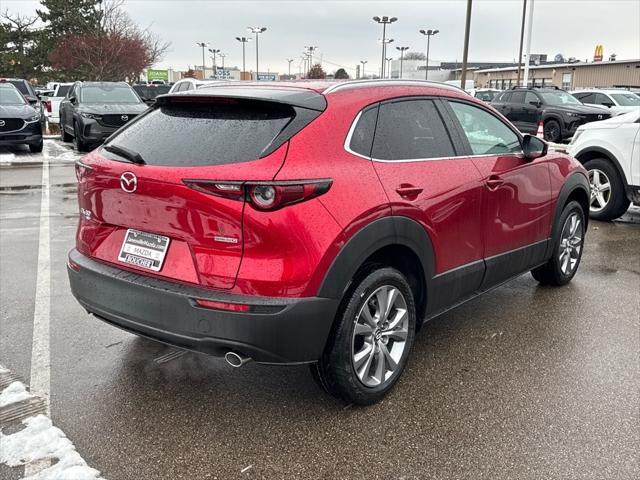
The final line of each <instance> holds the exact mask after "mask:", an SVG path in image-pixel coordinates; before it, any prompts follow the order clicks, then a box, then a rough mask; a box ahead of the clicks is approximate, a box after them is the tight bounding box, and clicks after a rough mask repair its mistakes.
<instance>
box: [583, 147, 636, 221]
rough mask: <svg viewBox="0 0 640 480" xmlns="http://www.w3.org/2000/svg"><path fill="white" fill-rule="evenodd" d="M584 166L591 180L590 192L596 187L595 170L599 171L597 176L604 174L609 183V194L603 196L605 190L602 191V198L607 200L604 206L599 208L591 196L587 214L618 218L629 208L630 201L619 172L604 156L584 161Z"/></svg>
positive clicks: (595, 199)
mask: <svg viewBox="0 0 640 480" xmlns="http://www.w3.org/2000/svg"><path fill="white" fill-rule="evenodd" d="M584 168H586V169H587V171H588V172H589V181H590V182H591V190H592V192H593V191H595V190H596V189H597V186H596V185H595V183H594V178H593V176H594V174H595V173H596V172H599V173H598V176H599V177H601V174H604V175H605V176H606V177H607V180H608V183H609V191H608V194H609V196H608V197H604V195H606V194H607V192H603V193H602V195H603V198H605V199H606V200H607V201H606V204H605V206H604V208H600V206H599V205H598V199H597V198H595V197H592V198H591V204H590V205H589V207H590V210H589V216H591V218H594V219H596V220H613V219H614V218H618V217H620V216H621V215H623V214H624V213H625V212H626V211H627V210H628V209H629V204H630V203H631V202H629V199H628V198H627V194H626V192H625V188H624V183H623V181H622V178H620V173H619V172H618V169H617V168H616V167H615V165H613V164H612V163H611V162H610V161H609V160H607V159H606V158H594V159H591V160H589V161H587V162H585V164H584ZM599 183H601V182H599Z"/></svg>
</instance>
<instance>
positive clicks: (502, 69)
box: [476, 58, 640, 73]
mask: <svg viewBox="0 0 640 480" xmlns="http://www.w3.org/2000/svg"><path fill="white" fill-rule="evenodd" d="M638 62H640V58H636V59H630V60H605V61H602V62H573V63H547V64H544V65H530V66H529V69H530V70H540V69H543V68H567V67H571V68H573V67H593V66H598V65H615V64H623V63H638ZM520 68H524V64H521V65H520ZM517 69H518V66H517V65H514V66H513V67H499V68H484V69H482V70H476V73H490V72H508V71H511V70H517Z"/></svg>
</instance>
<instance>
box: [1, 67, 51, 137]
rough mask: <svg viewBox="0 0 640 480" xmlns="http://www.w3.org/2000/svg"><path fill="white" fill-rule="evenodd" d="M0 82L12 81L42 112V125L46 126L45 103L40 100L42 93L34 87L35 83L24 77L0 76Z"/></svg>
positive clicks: (28, 100)
mask: <svg viewBox="0 0 640 480" xmlns="http://www.w3.org/2000/svg"><path fill="white" fill-rule="evenodd" d="M0 83H10V84H11V85H13V86H14V87H16V88H17V89H18V91H19V92H20V93H21V94H22V96H23V97H24V98H25V99H26V100H27V102H29V105H31V106H32V107H33V108H35V109H36V110H37V111H38V113H40V125H42V128H44V127H45V122H46V120H45V116H44V105H43V104H42V101H41V100H40V95H38V93H37V92H36V90H35V88H33V85H31V83H29V81H28V80H25V79H24V78H0Z"/></svg>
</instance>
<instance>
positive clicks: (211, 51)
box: [209, 48, 220, 78]
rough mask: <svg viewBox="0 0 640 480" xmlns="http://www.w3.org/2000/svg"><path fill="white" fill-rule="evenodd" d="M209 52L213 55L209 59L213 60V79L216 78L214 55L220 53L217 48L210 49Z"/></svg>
mask: <svg viewBox="0 0 640 480" xmlns="http://www.w3.org/2000/svg"><path fill="white" fill-rule="evenodd" d="M209 52H210V53H211V54H212V55H213V56H212V57H211V58H212V60H213V72H212V75H213V78H218V71H217V70H218V69H217V68H216V54H217V53H220V49H219V48H210V49H209Z"/></svg>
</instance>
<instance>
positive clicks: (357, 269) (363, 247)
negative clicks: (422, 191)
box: [318, 217, 435, 320]
mask: <svg viewBox="0 0 640 480" xmlns="http://www.w3.org/2000/svg"><path fill="white" fill-rule="evenodd" d="M434 260H435V259H434V251H433V245H432V242H431V239H430V238H429V235H428V233H427V231H426V230H425V229H424V227H423V226H422V225H420V224H419V223H418V222H416V221H415V220H412V219H410V218H407V217H384V218H381V219H378V220H376V221H374V222H372V223H370V224H369V225H367V226H366V227H364V228H362V229H361V230H360V231H358V232H357V233H356V234H355V235H353V236H352V237H351V239H350V240H349V241H348V242H347V243H346V244H345V245H344V246H343V247H342V249H341V250H340V252H339V253H338V255H337V256H336V258H335V259H334V260H333V263H332V264H331V266H330V267H329V270H328V272H327V273H326V275H325V277H324V280H323V282H322V284H321V286H320V289H319V292H318V296H319V297H328V298H337V299H341V298H343V297H344V295H345V293H346V292H347V291H348V290H349V288H350V287H351V286H352V284H353V283H354V279H357V278H358V275H359V274H360V273H361V272H363V271H369V270H370V269H371V268H375V266H376V265H381V266H382V265H384V266H390V267H393V268H396V269H397V270H399V271H400V272H402V273H403V275H405V276H406V277H407V280H408V281H409V284H410V285H411V287H412V290H413V293H414V296H415V299H416V307H417V314H418V319H419V320H422V318H423V316H424V312H425V311H426V304H427V292H429V284H430V280H431V278H433V275H434V267H435V263H434Z"/></svg>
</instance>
